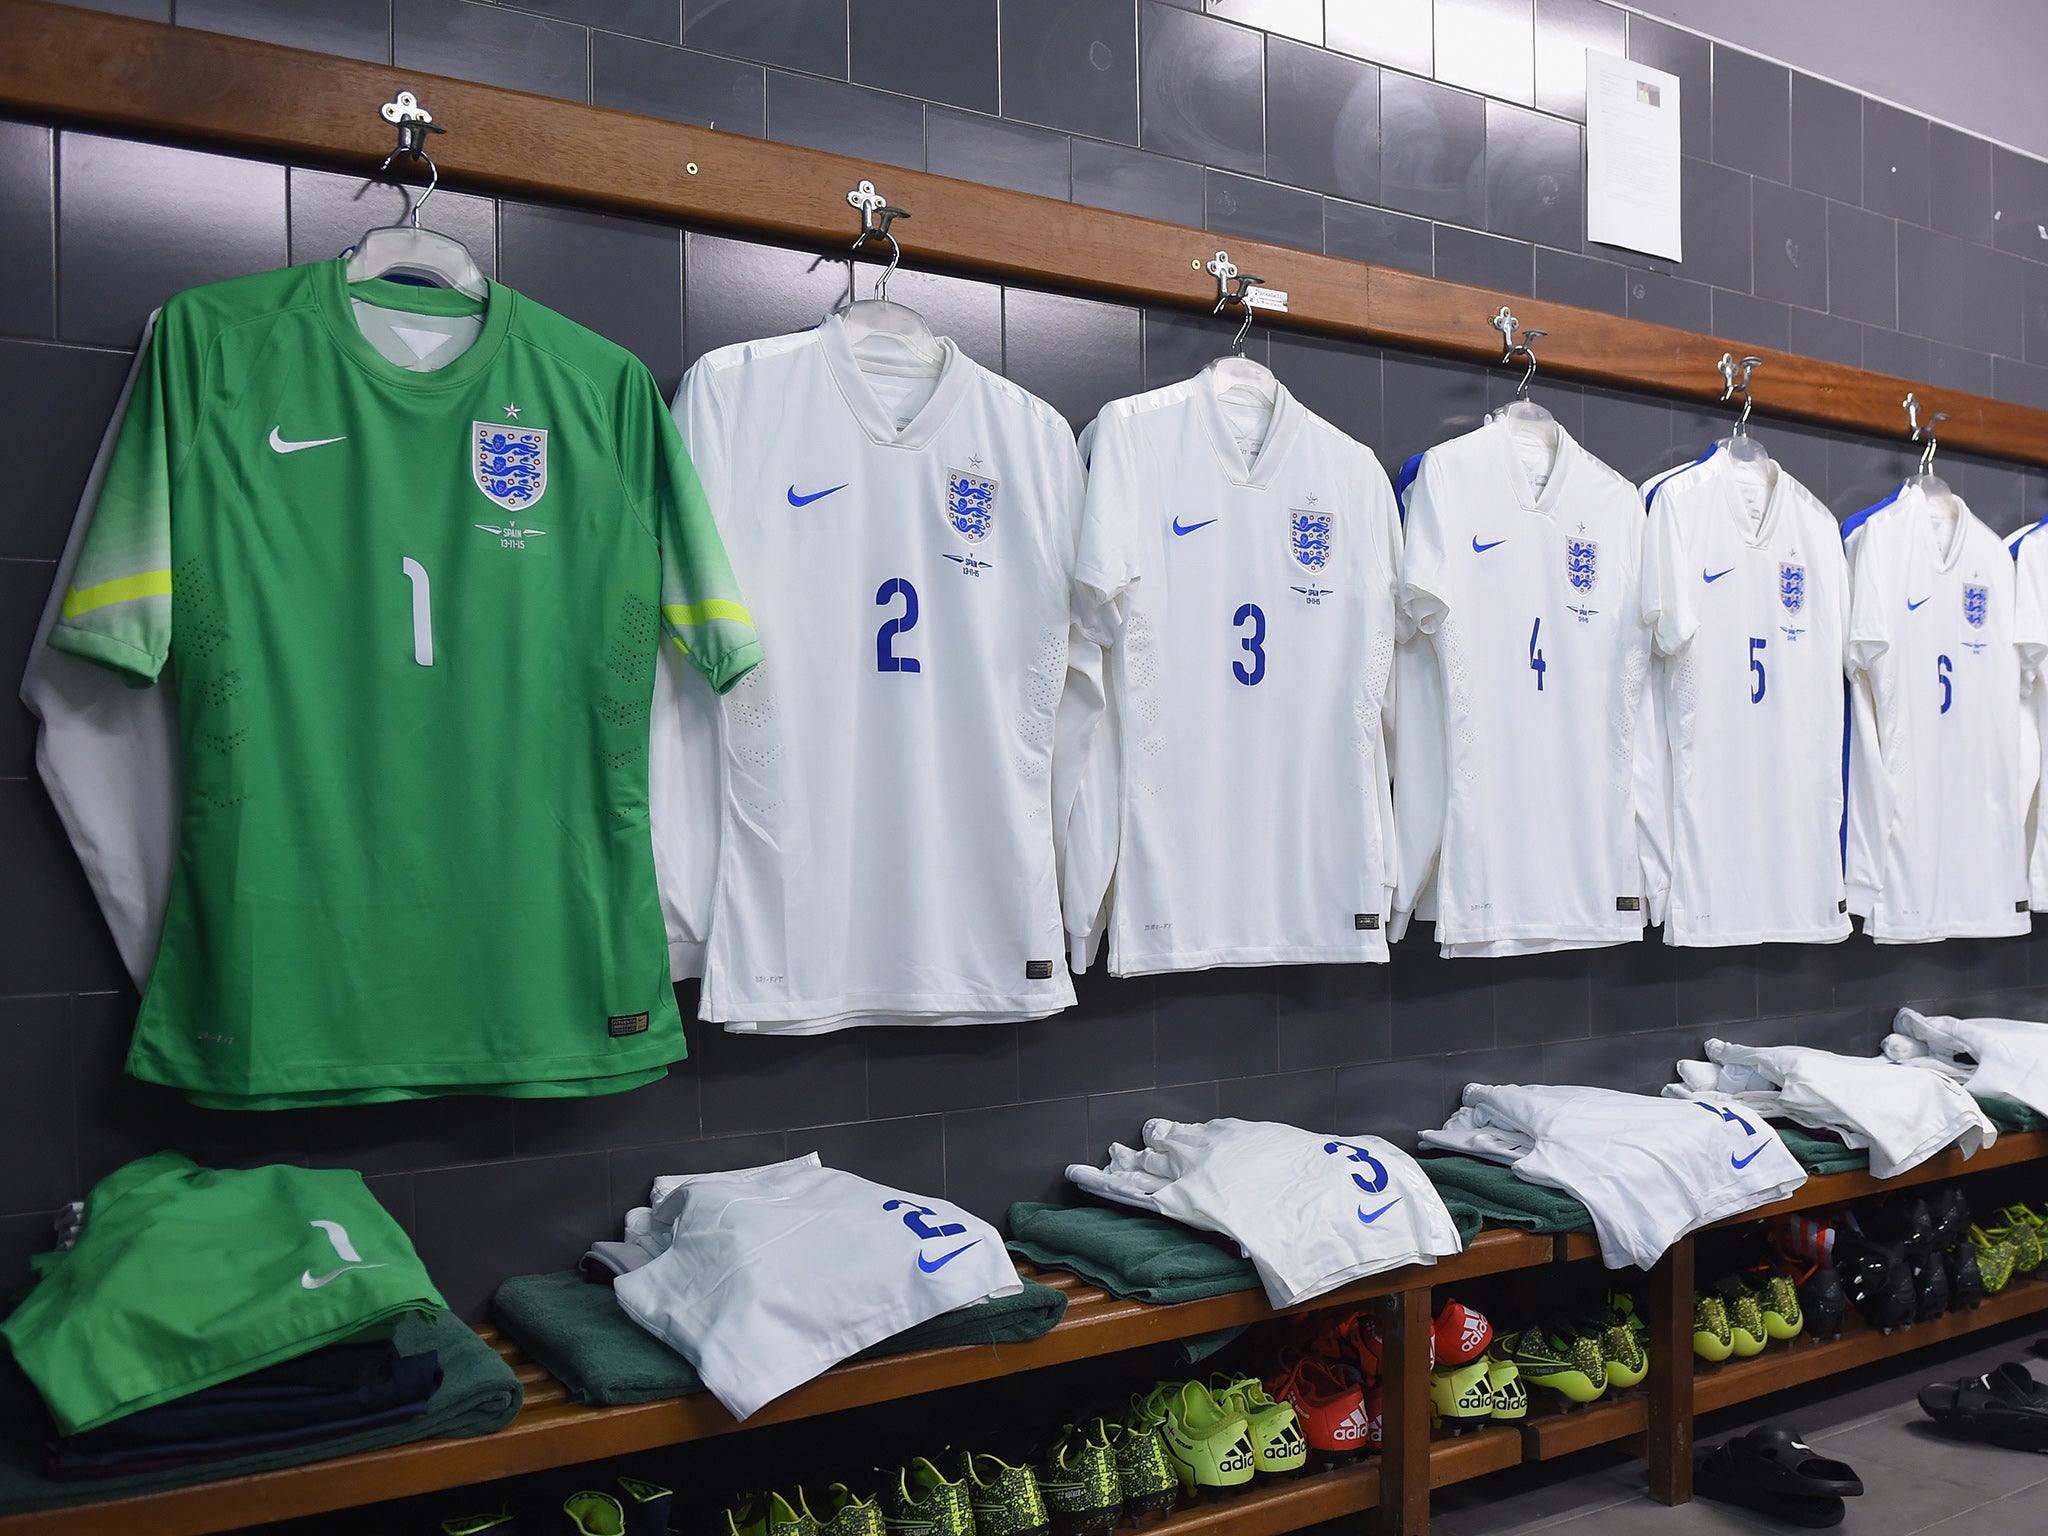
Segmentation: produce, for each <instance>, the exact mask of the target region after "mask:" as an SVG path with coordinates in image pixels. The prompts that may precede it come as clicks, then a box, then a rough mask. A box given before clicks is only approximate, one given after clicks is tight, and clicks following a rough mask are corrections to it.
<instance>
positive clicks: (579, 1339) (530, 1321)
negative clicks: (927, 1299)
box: [491, 1269, 1067, 1404]
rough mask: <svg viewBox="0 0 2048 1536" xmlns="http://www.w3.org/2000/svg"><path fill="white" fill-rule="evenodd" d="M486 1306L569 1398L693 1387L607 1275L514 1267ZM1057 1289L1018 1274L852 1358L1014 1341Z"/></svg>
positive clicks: (1035, 1327) (696, 1383)
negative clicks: (1009, 1290)
mask: <svg viewBox="0 0 2048 1536" xmlns="http://www.w3.org/2000/svg"><path fill="white" fill-rule="evenodd" d="M491 1310H492V1312H493V1313H494V1314H495V1315H496V1316H497V1319H498V1321H499V1323H501V1324H502V1325H503V1326H504V1329H505V1331H506V1332H507V1333H509V1334H510V1335H512V1337H513V1338H515V1339H517V1340H518V1341H519V1347H520V1348H521V1349H523V1350H525V1351H526V1353H527V1354H528V1355H530V1356H531V1357H532V1358H533V1359H534V1361H535V1362H537V1363H538V1364H539V1365H540V1366H542V1367H543V1368H544V1369H545V1370H546V1371H547V1373H548V1374H549V1375H550V1376H552V1377H554V1378H555V1380H557V1381H559V1382H560V1383H561V1384H562V1385H563V1386H564V1387H566V1388H568V1391H569V1401H571V1402H572V1403H607V1404H609V1403H651V1402H654V1401H656V1400H657V1399H659V1398H664V1397H686V1396H688V1395H689V1394H690V1393H692V1392H702V1391H703V1390H704V1382H703V1379H702V1378H701V1377H699V1376H698V1374H697V1368H696V1367H695V1366H694V1365H692V1364H690V1362H689V1361H687V1360H685V1359H684V1358H683V1357H682V1356H681V1355H679V1354H677V1353H676V1352H675V1351H674V1350H673V1349H671V1348H669V1347H668V1345H666V1344H664V1343H662V1341H661V1340H660V1339H657V1338H656V1337H655V1336H654V1335H653V1334H651V1333H649V1332H648V1331H647V1330H646V1329H645V1328H642V1327H641V1326H640V1325H639V1324H638V1323H636V1322H634V1321H633V1319H632V1318H630V1317H628V1316H626V1312H625V1309H624V1308H623V1307H621V1306H620V1305H619V1300H618V1298H617V1297H616V1296H614V1295H613V1294H612V1288H611V1287H610V1286H608V1285H596V1284H593V1283H591V1282H590V1281H588V1280H585V1279H584V1278H583V1276H582V1275H581V1274H579V1273H578V1272H577V1271H575V1270H573V1269H570V1270H558V1271H556V1272H554V1273H552V1274H545V1275H518V1276H515V1277H514V1278H513V1279H510V1280H507V1281H506V1282H505V1283H504V1284H503V1285H501V1286H499V1287H498V1293H497V1295H495V1296H493V1297H492V1298H491ZM1066 1315H1067V1298H1066V1296H1065V1294H1064V1293H1062V1292H1060V1291H1056V1290H1054V1289H1053V1288H1052V1287H1051V1286H1049V1285H1039V1284H1038V1283H1036V1282H1035V1281H1028V1280H1027V1281H1026V1282H1025V1283H1024V1289H1023V1291H1022V1292H1021V1293H1019V1294H1018V1295H1015V1296H1000V1297H997V1298H996V1299H995V1300H993V1301H984V1302H982V1303H981V1304H980V1305H978V1306H972V1307H963V1308H961V1309H960V1310H959V1311H957V1312H947V1313H945V1314H943V1315H942V1316H939V1317H934V1318H932V1319H930V1320H929V1321H927V1322H922V1323H919V1324H918V1325H917V1326H916V1327H915V1328H906V1329H905V1330H904V1331H903V1332H901V1333H899V1334H896V1335H894V1336H893V1337H891V1338H886V1339H884V1340H882V1342H881V1343H879V1344H876V1345H874V1346H872V1347H870V1348H868V1349H864V1350H862V1351H861V1352H860V1353H859V1354H857V1355H855V1356H854V1357H853V1358H854V1359H856V1360H872V1359H875V1358H877V1357H879V1356H882V1355H902V1354H908V1353H909V1352H910V1351H911V1350H914V1349H944V1348H947V1347H948V1346H950V1345H955V1344H1015V1343H1018V1342H1019V1341H1021V1340H1024V1339H1035V1338H1038V1337H1039V1336H1040V1335H1041V1334H1047V1333H1050V1332H1052V1330H1053V1329H1054V1328H1056V1327H1058V1326H1059V1321H1060V1319H1061V1318H1063V1317H1065V1316H1066Z"/></svg>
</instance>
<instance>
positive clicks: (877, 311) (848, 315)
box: [837, 181, 946, 373]
mask: <svg viewBox="0 0 2048 1536" xmlns="http://www.w3.org/2000/svg"><path fill="white" fill-rule="evenodd" d="M846 201H847V203H848V204H849V205H851V206H852V207H854V208H856V209H858V210H859V212H860V216H861V229H860V234H859V235H858V236H856V237H855V239H854V242H853V246H852V249H853V250H854V251H856V252H857V251H859V250H860V248H861V247H862V246H864V245H866V244H867V243H868V242H869V241H870V240H882V241H886V242H887V243H888V246H889V264H888V265H887V266H886V267H884V268H883V269H882V273H881V276H879V277H877V278H876V279H875V296H874V297H873V298H872V299H856V298H854V297H853V296H852V295H853V262H852V260H851V259H850V258H849V259H848V261H847V264H846V268H847V271H846V292H847V302H846V303H844V304H842V305H841V306H840V307H839V309H838V310H837V314H838V315H839V320H840V323H841V324H842V325H843V326H845V328H846V340H847V344H848V345H849V346H850V347H852V348H853V352H854V355H855V356H856V357H858V358H859V359H860V360H861V361H862V362H864V363H868V364H872V365H875V366H879V367H882V368H887V369H889V370H891V371H905V372H932V373H935V372H937V371H939V370H940V369H942V368H943V367H944V366H945V363H946V349H945V348H944V347H943V346H941V345H940V344H939V339H938V337H936V336H934V335H933V334H932V328H931V326H930V324H928V323H927V322H926V320H925V318H924V316H923V315H921V314H919V313H918V312H917V311H916V310H914V309H912V308H911V307H910V306H909V305H907V304H895V303H891V302H890V299H889V279H890V277H891V276H892V275H894V273H895V271H896V267H897V264H898V263H899V262H901V261H902V260H903V247H902V246H900V245H899V244H897V243H896V237H895V236H894V235H893V234H891V233H890V232H889V226H890V225H891V224H893V223H895V222H896V220H898V219H907V218H909V217H910V214H909V213H908V212H907V211H906V210H904V209H902V208H892V207H890V206H889V203H888V199H886V198H884V197H883V196H882V194H881V193H879V192H877V191H876V190H875V184H874V183H873V182H872V181H863V182H861V184H860V185H859V186H857V187H855V188H854V189H853V190H852V191H851V192H849V193H847V194H846Z"/></svg>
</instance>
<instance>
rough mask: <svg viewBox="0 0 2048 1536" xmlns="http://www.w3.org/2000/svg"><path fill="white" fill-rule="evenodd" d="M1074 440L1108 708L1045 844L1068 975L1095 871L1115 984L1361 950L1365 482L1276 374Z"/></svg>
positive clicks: (1385, 804)
mask: <svg viewBox="0 0 2048 1536" xmlns="http://www.w3.org/2000/svg"><path fill="white" fill-rule="evenodd" d="M1089 442H1090V448H1089V462H1088V509H1087V516H1086V519H1085V520H1084V525H1083V532H1082V536H1081V557H1080V561H1079V564H1078V565H1077V567H1076V569H1075V580H1076V582H1077V583H1078V584H1079V585H1080V587H1081V588H1082V591H1083V594H1084V597H1083V607H1084V609H1087V608H1091V607H1092V609H1093V610H1094V612H1095V614H1096V615H1097V621H1096V626H1095V629H1094V638H1096V639H1098V640H1099V641H1100V642H1101V643H1102V644H1104V645H1106V646H1109V647H1110V660H1109V690H1108V691H1109V696H1110V697H1111V698H1112V699H1113V700H1114V701H1115V704H1114V709H1113V711H1112V713H1111V714H1110V716H1109V718H1108V719H1107V720H1106V721H1105V723H1104V724H1103V726H1102V727H1101V728H1100V729H1098V730H1097V731H1096V732H1095V733H1094V736H1093V738H1092V742H1091V747H1090V753H1089V771H1088V772H1087V774H1086V775H1085V778H1084V788H1083V790H1082V794H1083V796H1084V803H1083V804H1082V805H1080V806H1077V807H1076V810H1075V813H1074V817H1073V824H1074V827H1075V831H1074V833H1073V835H1072V836H1071V837H1070V840H1069V842H1068V845H1067V855H1066V864H1065V883H1066V897H1067V901H1066V910H1067V926H1068V932H1069V934H1070V937H1071V939H1072V949H1073V961H1074V968H1075V969H1076V970H1077V971H1078V970H1085V969H1086V967H1087V963H1088V959H1089V958H1090V954H1091V949H1092V945H1091V940H1092V939H1093V937H1094V934H1093V933H1092V931H1091V930H1092V928H1093V925H1094V920H1095V918H1096V915H1097V913H1098V912H1099V910H1100V908H1101V906H1102V901H1103V897H1104V895H1105V893H1106V892H1107V891H1108V890H1109V888H1110V885H1111V878H1112V873H1113V874H1114V889H1115V895H1114V899H1113V901H1112V904H1111V907H1110V916H1109V920H1108V929H1109V968H1110V970H1111V972H1112V973H1113V974H1115V975H1118V976H1132V975H1142V974H1145V973H1147V972H1153V971H1175V970H1197V969H1201V968H1203V967H1207V966H1218V965H1284V964H1298V963H1311V962H1317V963H1320V962H1329V961H1357V960H1378V961H1384V960H1385V959H1386V958H1387V942H1386V922H1387V917H1388V914H1389V910H1390V906H1391V898H1392V895H1393V884H1394V879H1393V867H1392V865H1393V858H1392V855H1393V850H1394V839H1393V832H1392V825H1391V823H1392V804H1391V794H1390V789H1389V783H1388V777H1387V766H1386V752H1385V747H1384V742H1383V733H1382V730H1381V724H1380V717H1381V710H1382V707H1383V705H1384V704H1385V702H1386V698H1385V695H1386V689H1387V682H1388V674H1389V670H1390V662H1391V659H1392V656H1393V649H1394V599H1395V590H1396V586H1397V584H1398V581H1399V572H1400V564H1401V533H1400V524H1399V521H1398V519H1397V517H1396V515H1395V511H1394V497H1393V492H1392V490H1391V489H1390V488H1389V487H1388V485H1387V477H1386V475H1385V473H1384V472H1383V471H1382V470H1381V469H1380V467H1379V463H1378V461H1377V460H1376V459H1374V458H1373V456H1372V451H1371V450H1370V449H1368V448H1366V447H1364V446H1363V445H1361V444H1359V443H1357V442H1354V441H1353V440H1352V439H1351V438H1349V437H1346V436H1345V435H1344V434H1343V433H1341V432H1339V431H1338V430H1337V429H1336V428H1335V427H1333V426H1331V425H1330V424H1329V423H1328V422H1326V421H1324V420H1322V419H1321V418H1320V417H1318V416H1316V415H1314V414H1313V413H1311V412H1310V411H1309V410H1308V409H1307V408H1306V407H1304V406H1303V405H1302V404H1301V403H1300V402H1299V401H1298V400H1296V399H1295V398H1294V397H1293V396H1292V395H1290V394H1289V393H1288V392H1287V390H1286V389H1285V388H1284V387H1281V388H1277V390H1276V394H1275V399H1274V403H1273V404H1272V406H1271V407H1270V409H1268V408H1267V407H1265V406H1264V405H1242V404H1239V403H1237V402H1236V400H1235V398H1234V397H1233V396H1232V395H1231V394H1230V393H1229V392H1228V391H1226V390H1225V389H1224V388H1223V383H1222V380H1221V379H1220V377H1219V376H1218V375H1217V374H1216V373H1215V372H1214V371H1212V370H1204V371H1203V372H1202V373H1201V374H1199V375H1197V376H1196V377H1194V378H1192V379H1189V380H1186V381H1185V382H1182V383H1179V384H1174V385H1171V386H1169V387H1168V388H1165V389H1157V390H1153V391H1151V392H1150V393H1147V394H1143V395H1138V396H1135V397H1133V398H1132V399H1128V400H1117V401H1113V402H1111V403H1110V404H1109V405H1106V406H1104V407H1103V409H1102V414H1101V415H1100V416H1098V417H1097V418H1096V421H1095V423H1094V426H1093V428H1092V433H1091V436H1090V439H1089ZM1097 798H1100V799H1101V800H1103V801H1106V802H1107V805H1106V809H1104V810H1103V811H1102V812H1101V813H1099V814H1098V813H1097V812H1096V810H1095V808H1094V803H1093V802H1094V801H1095V800H1096V799H1097ZM1084 826H1085V827H1086V828H1087V829H1088V832H1087V833H1086V834H1085V835H1084V834H1083V832H1082V831H1081V830H1080V829H1081V828H1082V827H1084Z"/></svg>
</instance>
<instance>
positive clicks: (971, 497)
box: [946, 469, 996, 544]
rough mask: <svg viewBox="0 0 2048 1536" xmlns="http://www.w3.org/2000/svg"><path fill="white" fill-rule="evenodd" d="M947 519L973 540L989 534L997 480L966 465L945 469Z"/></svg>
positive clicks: (993, 521) (968, 538) (974, 542)
mask: <svg viewBox="0 0 2048 1536" xmlns="http://www.w3.org/2000/svg"><path fill="white" fill-rule="evenodd" d="M946 521H947V522H949V523H951V524H952V525H953V531H954V532H955V533H957V534H959V535H960V537H961V538H963V539H965V540H966V541H967V542H968V543H970V544H979V543H980V542H981V541H982V540H983V539H985V538H987V537H988V532H989V529H991V528H993V527H994V526H995V521H996V483H995V481H993V480H991V479H989V477H988V476H986V475H970V474H968V473H967V471H966V470H964V469H949V470H947V471H946Z"/></svg>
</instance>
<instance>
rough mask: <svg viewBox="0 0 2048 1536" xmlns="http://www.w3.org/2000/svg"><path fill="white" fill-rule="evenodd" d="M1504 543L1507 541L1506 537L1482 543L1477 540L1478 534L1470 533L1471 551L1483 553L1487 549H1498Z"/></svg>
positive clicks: (1476, 553) (1477, 553)
mask: <svg viewBox="0 0 2048 1536" xmlns="http://www.w3.org/2000/svg"><path fill="white" fill-rule="evenodd" d="M1505 543H1507V540H1506V539H1495V540H1494V541H1493V542H1492V543H1491V544H1482V543H1480V542H1479V535H1478V534H1476V533H1475V534H1473V535H1472V553H1473V554H1475V555H1483V554H1485V553H1486V552H1487V551H1488V550H1489V549H1499V548H1500V547H1501V545H1503V544H1505Z"/></svg>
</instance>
